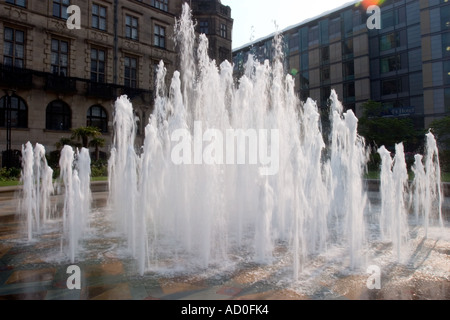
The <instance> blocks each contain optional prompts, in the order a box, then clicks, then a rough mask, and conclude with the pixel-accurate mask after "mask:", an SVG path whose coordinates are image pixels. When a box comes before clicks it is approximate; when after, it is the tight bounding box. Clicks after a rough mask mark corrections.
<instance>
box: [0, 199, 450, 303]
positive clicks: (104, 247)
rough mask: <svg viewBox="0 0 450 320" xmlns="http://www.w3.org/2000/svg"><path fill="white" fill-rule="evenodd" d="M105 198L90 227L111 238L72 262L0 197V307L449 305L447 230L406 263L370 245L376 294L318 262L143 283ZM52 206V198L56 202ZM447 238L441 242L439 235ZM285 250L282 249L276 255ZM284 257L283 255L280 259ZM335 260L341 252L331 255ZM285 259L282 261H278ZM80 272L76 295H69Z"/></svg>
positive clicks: (361, 278)
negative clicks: (298, 270) (295, 274)
mask: <svg viewBox="0 0 450 320" xmlns="http://www.w3.org/2000/svg"><path fill="white" fill-rule="evenodd" d="M107 195H108V194H107V193H106V192H102V191H99V192H95V193H94V194H93V196H94V201H93V207H94V211H95V210H97V211H96V212H95V214H94V215H95V219H94V220H93V222H92V225H91V227H92V228H94V229H96V230H97V231H98V230H101V231H102V232H106V233H107V234H108V236H107V237H101V236H93V237H90V238H89V239H88V240H86V242H85V244H84V251H83V254H82V255H81V256H80V258H78V259H77V260H76V261H74V263H71V262H70V261H68V259H67V257H64V256H63V254H62V250H61V248H62V246H63V245H62V240H61V234H60V231H59V229H60V228H59V226H58V225H56V224H55V225H54V226H49V227H48V228H47V229H46V230H44V232H42V234H41V235H39V236H38V237H36V239H34V240H31V241H28V240H27V238H26V235H25V234H24V232H23V227H24V226H23V221H22V219H21V218H20V217H19V216H18V215H17V214H16V211H17V200H16V199H14V197H13V196H11V194H10V195H9V196H8V195H6V193H5V194H4V195H3V196H2V195H0V300H180V301H184V300H186V301H187V300H189V301H191V300H193V301H194V300H196V301H200V300H204V301H206V300H208V301H214V300H217V301H224V300H226V301H231V300H233V301H239V300H241V301H242V300H253V301H254V300H258V301H263V300H294V301H295V300H449V299H450V237H449V236H448V233H449V232H448V230H449V229H448V228H446V229H445V230H444V231H442V230H441V231H439V232H437V233H436V234H437V236H433V234H431V236H429V237H428V239H425V238H423V237H420V236H418V237H417V239H416V240H415V243H414V250H413V251H412V252H413V256H412V257H411V260H410V262H409V263H406V264H396V263H385V261H386V257H385V256H383V252H385V251H386V247H388V246H389V245H388V244H383V243H374V244H372V246H371V248H370V249H371V250H372V252H373V253H375V254H374V256H375V257H376V256H377V254H378V253H377V252H379V260H376V259H375V260H374V262H377V263H379V264H380V265H381V264H383V263H385V264H384V265H383V266H382V269H381V274H380V281H381V282H380V283H381V286H380V288H369V287H368V279H369V277H370V274H368V273H367V272H348V271H344V270H343V269H340V268H339V266H335V265H327V263H326V262H324V260H322V258H321V257H318V258H317V259H315V260H313V261H312V262H311V268H306V270H305V272H304V273H302V274H301V275H300V277H299V280H298V281H296V282H293V281H291V280H286V278H284V277H283V274H284V272H286V266H285V265H282V264H281V263H278V264H277V263H275V264H274V265H271V266H264V265H259V264H255V263H251V262H245V261H243V262H241V263H239V264H238V266H237V267H234V268H231V269H227V270H226V271H224V272H221V271H217V272H214V271H213V270H209V272H206V273H204V274H200V273H198V274H197V273H186V274H183V273H179V274H169V273H159V272H148V273H145V274H144V275H143V276H140V275H139V274H138V272H137V267H136V262H135V260H134V259H132V258H131V257H130V256H129V255H127V254H124V252H125V249H124V248H126V244H125V241H124V240H123V239H122V238H120V237H119V236H118V235H115V234H114V232H111V226H110V225H108V219H107V217H105V215H106V213H105V212H104V210H98V209H101V208H104V207H105V204H106V199H107ZM54 201H55V202H56V201H57V199H56V198H55V199H54ZM442 235H444V236H442ZM281 250H282V249H280V251H281ZM280 255H282V253H280ZM336 255H337V256H339V252H338V253H337V254H336ZM281 260H283V259H281ZM72 265H76V266H77V267H79V271H80V273H79V275H80V277H79V278H78V280H79V282H78V283H80V288H79V289H78V288H74V289H73V288H72V289H71V288H70V287H71V285H73V284H75V283H77V282H76V281H75V282H71V279H73V278H72V277H71V276H72V275H75V274H76V272H75V273H73V272H70V271H69V270H68V268H69V266H72Z"/></svg>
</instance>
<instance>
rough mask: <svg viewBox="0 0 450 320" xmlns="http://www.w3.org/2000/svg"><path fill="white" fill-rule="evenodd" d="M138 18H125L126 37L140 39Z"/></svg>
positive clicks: (127, 16)
mask: <svg viewBox="0 0 450 320" xmlns="http://www.w3.org/2000/svg"><path fill="white" fill-rule="evenodd" d="M138 26H139V23H138V18H136V17H132V16H129V15H126V16H125V37H127V38H128V39H132V40H138V39H139V36H138V34H139V32H138V31H139V30H138Z"/></svg>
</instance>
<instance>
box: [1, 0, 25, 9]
mask: <svg viewBox="0 0 450 320" xmlns="http://www.w3.org/2000/svg"><path fill="white" fill-rule="evenodd" d="M6 3H11V4H15V5H16V6H20V7H24V8H25V7H26V6H27V1H26V0H6Z"/></svg>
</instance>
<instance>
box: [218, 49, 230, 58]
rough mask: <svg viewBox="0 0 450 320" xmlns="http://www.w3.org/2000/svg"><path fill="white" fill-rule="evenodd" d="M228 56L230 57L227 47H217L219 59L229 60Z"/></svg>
mask: <svg viewBox="0 0 450 320" xmlns="http://www.w3.org/2000/svg"><path fill="white" fill-rule="evenodd" d="M230 57H231V52H230V50H228V49H227V48H224V47H220V48H219V60H220V61H225V60H230Z"/></svg>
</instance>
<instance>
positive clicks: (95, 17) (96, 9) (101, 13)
mask: <svg viewBox="0 0 450 320" xmlns="http://www.w3.org/2000/svg"><path fill="white" fill-rule="evenodd" d="M92 28H95V29H99V30H102V31H106V8H105V7H102V6H99V5H98V4H93V5H92Z"/></svg>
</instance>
